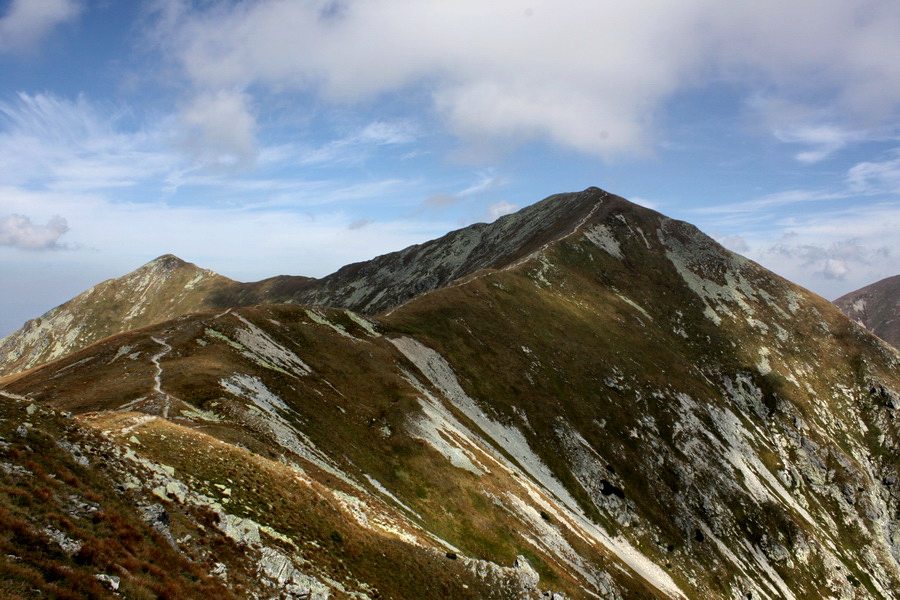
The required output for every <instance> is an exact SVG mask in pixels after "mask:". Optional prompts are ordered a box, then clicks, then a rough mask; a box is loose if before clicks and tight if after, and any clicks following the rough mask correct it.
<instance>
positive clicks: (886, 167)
mask: <svg viewBox="0 0 900 600" xmlns="http://www.w3.org/2000/svg"><path fill="white" fill-rule="evenodd" d="M847 183H848V184H849V186H850V189H852V190H853V191H855V192H857V193H860V194H885V193H886V194H900V158H898V159H894V160H886V161H880V162H862V163H859V164H857V165H855V166H854V167H853V168H851V169H850V171H849V173H848V174H847Z"/></svg>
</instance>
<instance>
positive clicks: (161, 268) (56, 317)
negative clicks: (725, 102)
mask: <svg viewBox="0 0 900 600" xmlns="http://www.w3.org/2000/svg"><path fill="white" fill-rule="evenodd" d="M603 201H610V202H612V203H615V204H618V203H623V202H624V203H627V201H626V200H624V199H622V198H619V197H617V196H613V195H612V194H609V193H608V192H605V191H603V190H600V189H598V188H588V189H586V190H584V191H582V192H575V193H567V194H557V195H555V196H551V197H549V198H546V199H544V200H542V201H540V202H537V203H535V204H533V205H531V206H528V207H526V208H525V209H522V210H521V211H519V212H518V213H515V214H513V215H506V216H503V217H500V218H499V219H498V220H497V221H495V222H494V223H491V224H486V223H476V224H474V225H471V226H468V227H465V228H462V229H459V230H456V231H452V232H450V233H448V234H446V235H444V236H442V237H440V238H437V239H435V240H432V241H429V242H425V243H423V244H417V245H413V246H410V247H408V248H405V249H403V250H400V251H397V252H392V253H388V254H385V255H381V256H378V257H375V258H373V259H371V260H368V261H362V262H358V263H353V264H350V265H347V266H345V267H342V268H341V269H339V270H338V271H336V272H335V273H332V274H331V275H328V276H326V277H323V278H321V279H314V278H309V277H304V276H292V275H279V276H276V277H271V278H268V279H263V280H261V281H258V282H249V283H243V282H236V281H234V280H231V279H228V278H226V277H224V276H221V275H219V274H217V273H214V272H213V271H210V270H207V269H200V268H199V267H197V266H196V265H194V264H193V263H188V262H186V261H184V260H182V259H180V258H178V257H176V256H174V255H171V254H166V255H163V256H160V257H158V258H156V259H154V260H152V261H150V262H148V263H147V264H145V265H143V266H142V267H139V268H138V269H137V270H135V271H133V272H132V273H130V274H128V275H125V276H123V277H120V278H116V279H111V280H107V281H105V282H102V283H100V284H98V285H97V286H94V287H93V288H91V289H89V290H87V291H86V292H84V293H83V294H81V295H79V296H78V297H76V298H73V299H72V300H70V301H68V302H66V303H64V304H62V305H60V306H58V307H56V308H54V309H51V310H50V311H48V312H47V313H45V314H44V315H42V316H41V317H38V318H36V319H32V320H31V321H29V322H28V323H26V324H25V325H24V326H23V327H22V328H21V329H19V330H17V331H15V332H13V333H11V334H10V335H8V336H6V337H5V338H3V339H0V375H2V374H9V373H13V372H16V371H21V370H25V369H28V368H31V367H33V366H36V365H38V364H40V363H41V362H45V361H47V360H50V359H52V358H56V357H59V356H63V355H64V354H66V353H68V352H71V351H73V350H75V349H78V348H81V347H84V346H86V345H88V344H90V343H92V342H94V341H97V340H99V339H102V338H104V337H106V336H107V335H111V334H113V333H119V332H122V331H127V330H128V329H130V328H134V327H142V326H145V325H150V324H153V323H158V322H161V321H163V320H166V319H169V318H174V317H176V316H179V315H182V314H187V313H190V312H196V311H202V310H208V309H218V308H229V307H237V306H249V305H254V304H266V303H279V302H296V303H301V304H319V305H328V306H338V307H342V308H348V309H351V310H354V311H357V312H363V313H367V314H376V313H378V312H381V311H383V310H387V309H389V308H392V307H395V306H397V305H399V304H401V303H403V302H405V301H407V300H409V299H410V298H412V297H414V296H416V295H418V294H421V293H425V292H428V291H431V290H433V289H436V288H439V287H441V286H444V285H448V284H450V283H451V282H452V281H453V280H455V279H458V278H460V277H464V276H467V275H470V274H472V273H474V272H475V271H477V270H479V269H482V268H493V267H500V266H504V265H505V264H507V263H510V262H513V261H515V260H520V259H522V258H524V257H526V256H527V255H528V254H529V253H530V252H533V251H535V250H537V249H539V248H540V247H541V246H542V245H544V244H547V243H549V242H550V241H552V240H553V239H555V238H556V237H559V236H562V235H570V234H572V233H573V232H574V231H575V230H576V229H577V227H578V226H579V224H580V223H582V222H583V221H585V220H586V219H587V218H588V216H589V215H590V214H592V211H596V210H597V208H599V205H600V203H602V202H603ZM510 240H512V243H510ZM157 272H158V273H157ZM175 272H179V273H182V276H180V277H177V278H176V279H174V280H172V281H171V282H170V287H168V288H163V287H160V285H159V284H158V280H159V279H162V280H163V281H167V280H168V274H171V273H175ZM188 274H190V276H191V277H193V278H197V277H199V278H200V280H198V281H193V280H191V281H187V280H186V278H187V277H188ZM163 275H165V276H163ZM183 280H184V281H183ZM154 286H155V287H154ZM179 286H180V287H179ZM198 286H199V287H198ZM151 288H153V289H151ZM156 288H159V289H156ZM194 288H197V289H196V290H194V292H193V293H185V291H191V290H193V289H194ZM107 296H113V298H111V299H110V298H107ZM154 296H156V297H159V298H160V300H162V301H164V302H165V304H163V305H162V306H155V307H154V306H147V307H143V304H142V303H141V300H142V299H147V298H152V297H154ZM123 298H124V300H125V301H123ZM129 298H130V299H131V300H129ZM151 304H152V303H151ZM142 308H143V310H142ZM103 313H109V316H108V317H106V318H104V319H103V321H102V322H100V323H99V325H98V324H95V323H94V321H96V320H97V316H96V315H102V314H103ZM78 315H81V316H84V315H95V316H93V317H91V321H92V322H87V321H86V320H85V319H84V318H82V317H79V316H78Z"/></svg>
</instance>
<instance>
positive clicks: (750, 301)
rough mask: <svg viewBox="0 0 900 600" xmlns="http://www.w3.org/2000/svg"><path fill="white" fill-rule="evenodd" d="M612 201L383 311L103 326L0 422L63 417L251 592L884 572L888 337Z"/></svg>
mask: <svg viewBox="0 0 900 600" xmlns="http://www.w3.org/2000/svg"><path fill="white" fill-rule="evenodd" d="M602 205H605V206H607V207H609V210H608V211H605V212H604V211H603V210H601V209H600V208H596V205H594V206H592V207H590V208H588V210H587V211H586V212H585V213H583V214H581V215H580V218H578V219H574V218H573V219H572V225H573V229H572V232H570V233H571V234H570V235H564V236H554V235H551V234H550V233H549V232H548V234H547V239H550V238H552V239H551V241H549V242H548V243H545V244H542V245H538V244H536V245H535V246H534V247H533V249H532V250H531V251H530V252H524V251H523V252H522V254H521V256H520V257H519V258H516V259H511V260H507V261H504V262H502V263H496V264H495V267H493V268H492V267H487V268H481V269H480V270H477V271H473V272H472V273H470V274H469V275H468V276H465V275H464V276H462V277H461V278H457V279H455V280H454V281H455V283H454V284H453V285H444V286H442V287H439V288H437V289H434V290H432V291H430V292H429V293H421V294H418V295H414V296H412V297H411V298H410V299H408V300H407V301H405V302H403V303H402V304H399V305H398V306H397V307H396V308H394V309H393V310H387V311H383V312H381V313H379V314H378V315H374V316H373V315H362V314H359V313H356V312H352V311H349V310H347V309H340V308H334V307H323V306H305V305H297V304H270V305H259V306H252V307H238V308H219V309H216V310H210V311H206V312H202V313H193V314H191V315H185V316H180V317H177V318H176V319H174V320H170V321H165V322H163V323H157V324H153V325H150V326H148V327H147V328H144V329H141V330H137V331H129V332H123V333H121V334H118V335H116V336H113V337H108V338H104V339H103V340H100V341H98V342H97V343H95V344H94V345H92V346H90V347H89V348H84V349H82V350H79V351H77V352H75V353H74V354H71V355H67V356H64V357H61V358H60V359H58V360H56V361H54V362H51V363H48V364H45V365H44V366H42V367H40V368H38V369H34V370H32V371H29V372H27V373H19V374H16V375H11V376H7V377H3V378H0V396H3V397H4V398H9V399H10V403H9V408H8V414H7V415H6V416H4V418H6V419H7V420H6V421H3V422H0V436H2V437H3V438H4V439H5V440H11V441H15V443H16V446H15V449H16V451H17V452H20V453H21V454H22V456H23V457H26V458H28V459H29V460H32V461H33V462H36V461H39V460H40V458H39V455H38V454H36V453H28V452H27V451H26V450H25V449H24V445H25V444H26V443H28V444H32V443H36V442H35V441H33V440H37V441H40V440H43V439H45V438H44V437H41V436H45V435H50V433H47V432H51V433H53V435H55V436H57V438H56V439H59V440H61V441H62V442H64V443H66V444H73V445H74V447H75V450H73V452H75V455H77V456H83V457H85V459H86V460H88V462H89V468H90V469H92V470H97V471H102V472H103V473H104V474H105V476H106V477H108V478H109V481H110V482H111V484H110V487H109V489H116V488H115V486H117V485H118V486H120V487H121V488H122V489H124V490H125V492H123V493H124V494H126V495H127V497H128V498H129V499H131V501H132V502H133V503H134V504H135V505H137V506H159V507H161V509H154V510H157V511H158V510H163V511H164V512H165V513H166V514H167V515H168V520H169V525H167V528H163V529H162V530H164V531H167V532H169V534H170V535H171V536H172V537H173V539H175V541H176V543H175V547H176V548H177V551H178V552H179V553H181V554H182V555H183V556H188V557H190V558H191V559H192V560H194V561H195V564H197V565H199V566H201V567H202V569H204V570H205V572H206V573H208V574H212V573H213V572H214V571H216V570H218V571H219V572H220V573H221V572H223V571H222V569H224V572H225V573H227V574H228V577H230V578H231V579H228V581H230V582H240V584H241V585H244V586H247V587H246V588H245V590H248V591H250V590H252V591H253V593H254V594H257V595H259V596H263V597H270V596H272V595H277V594H281V595H282V597H295V598H304V597H310V596H311V597H319V598H324V597H335V598H345V597H356V598H363V597H366V598H375V597H378V596H379V595H380V596H381V597H394V598H402V597H421V598H446V597H461V598H510V599H511V598H517V599H525V598H528V599H529V600H531V599H537V598H540V597H545V598H546V597H551V596H552V595H553V594H565V596H566V597H569V598H595V597H604V598H616V599H630V598H635V599H637V598H641V599H647V598H660V599H662V598H672V599H674V598H679V599H682V598H690V599H698V600H699V599H700V598H723V599H724V598H728V599H736V598H743V599H746V598H770V599H774V598H788V599H796V600H807V599H808V600H812V599H814V598H815V599H818V598H822V597H833V598H839V599H842V600H851V599H855V598H882V599H887V598H890V597H891V590H892V589H896V588H897V587H898V586H900V526H898V525H900V524H898V522H897V519H896V518H895V515H896V514H897V511H898V509H900V490H898V486H897V483H896V482H898V481H900V466H898V464H897V461H896V455H897V454H896V453H897V451H898V450H900V430H898V420H897V419H896V410H897V408H898V407H900V394H898V390H900V354H898V353H897V351H896V350H894V349H893V348H891V347H890V346H888V345H887V344H884V343H883V342H881V340H879V339H877V338H875V337H874V336H872V335H871V334H869V333H868V332H867V331H865V330H864V329H863V328H862V327H859V326H858V325H856V324H855V323H853V322H851V321H850V320H848V319H847V318H846V317H844V316H843V315H842V314H841V313H840V312H839V311H838V309H837V308H836V307H835V306H833V305H832V304H830V303H828V302H827V301H825V300H824V299H822V298H820V297H818V296H816V295H814V294H812V293H810V292H808V291H807V290H804V289H802V288H800V287H798V286H796V285H794V284H792V283H790V282H788V281H786V280H784V279H782V278H780V277H778V276H776V275H774V274H772V273H770V272H768V271H766V270H765V269H763V268H762V267H760V266H759V265H757V264H756V263H753V262H752V261H749V260H747V259H745V258H743V257H740V256H738V255H736V254H734V253H731V252H729V251H727V250H725V249H724V248H722V247H721V246H720V245H719V244H717V243H716V242H715V241H713V240H712V239H711V238H709V237H708V236H706V235H704V234H703V233H702V232H700V231H699V230H697V229H696V228H695V227H693V226H691V225H690V224H687V223H683V222H680V221H674V220H671V219H668V218H666V217H663V216H662V215H659V214H658V213H655V212H653V211H649V210H646V209H642V208H640V207H636V206H634V205H630V204H619V203H617V202H615V201H614V202H609V203H602ZM592 209H593V210H594V211H595V212H592ZM585 215H588V216H589V218H585ZM574 225H578V226H577V227H574ZM468 247H477V245H475V246H471V245H470V246H468ZM347 280H352V278H347ZM360 298H362V300H363V301H369V300H367V297H366V295H365V294H362V295H361V296H360ZM4 406H5V405H4ZM30 406H34V408H33V409H31V410H32V413H28V410H29V407H30ZM45 411H49V413H46V414H52V415H62V414H64V413H71V414H72V419H71V424H70V425H71V427H72V428H74V429H73V431H75V430H78V431H80V430H81V429H84V430H85V431H88V432H94V433H97V434H98V435H101V434H102V437H103V439H105V440H107V441H106V445H104V446H103V448H104V450H103V454H102V458H100V457H97V455H95V454H94V453H92V452H89V451H88V449H87V447H86V446H85V442H82V441H79V440H78V439H77V437H76V436H75V434H74V433H66V432H67V431H68V430H66V429H65V428H64V427H62V425H58V424H54V423H56V421H53V422H50V421H52V418H51V417H50V416H42V415H45ZM53 418H55V417H53ZM26 419H28V421H27V422H29V423H31V425H32V426H31V427H30V428H28V427H25V425H24V424H23V421H25V420H26ZM42 419H47V424H45V422H44V421H43V420H42ZM59 423H65V421H64V420H60V421H59ZM17 427H21V428H22V431H23V432H24V436H23V435H20V434H19V433H16V428H17ZM92 443H93V442H92ZM88 445H90V444H88ZM186 449H191V450H190V451H186ZM4 451H5V450H4V449H3V448H0V454H2V453H3V452H4ZM225 456H227V457H228V458H227V459H226V458H225ZM214 457H217V458H214ZM0 459H2V461H5V462H8V463H9V464H10V465H12V466H10V467H8V470H11V471H15V469H13V467H21V468H28V466H27V464H26V463H27V461H26V460H25V459H24V458H23V459H16V458H15V457H14V456H12V454H6V455H2V456H0ZM16 460H19V462H15V461H16ZM251 464H252V465H254V466H253V467H252V468H250V465H251ZM73 468H74V467H73ZM0 470H2V469H0ZM70 470H71V469H70ZM10 477H14V476H10ZM27 481H28V480H25V479H21V478H20V479H15V480H14V481H13V482H12V483H11V484H10V485H13V484H14V485H15V486H19V487H22V486H26V485H28V483H27ZM54 486H56V484H54ZM54 489H61V488H58V486H56V487H54ZM225 490H228V493H227V494H226V493H225ZM23 493H24V492H23ZM56 496H59V497H64V494H63V493H62V492H61V491H60V492H56ZM0 506H2V504H0ZM58 511H60V514H63V516H66V518H67V519H68V520H69V521H71V522H72V523H73V524H74V525H73V527H72V529H69V530H67V531H68V532H69V533H67V534H66V535H67V536H69V537H70V538H71V539H72V540H77V539H81V538H80V537H79V536H83V535H84V536H86V535H87V529H88V528H89V525H88V524H87V523H84V524H82V521H81V520H79V519H77V518H76V517H74V516H71V515H69V513H68V512H66V510H65V508H64V507H60V508H58ZM153 514H159V513H158V512H156V513H153ZM212 515H217V516H216V517H215V518H213V516H212ZM32 518H33V519H34V518H35V517H33V516H32ZM132 518H140V517H139V516H133V517H132ZM36 522H37V523H43V521H36ZM54 522H55V521H50V522H49V523H50V525H48V527H50V526H52V527H54V528H55V529H56V530H59V527H58V526H56V525H52V523H54ZM154 522H156V521H154ZM198 523H199V524H202V525H203V529H201V528H200V527H198V526H197V524H198ZM36 526H37V525H36ZM201 533H202V535H201ZM2 541H3V540H2V539H0V542H2ZM47 543H48V544H50V545H51V546H52V545H53V544H54V543H55V542H47ZM57 545H58V544H57ZM4 548H12V550H8V551H12V552H21V550H16V548H15V546H11V547H10V546H5V547H4ZM212 548H216V552H215V553H213V552H212V551H211V549H212ZM2 554H3V553H0V563H2V561H3V559H2ZM213 556H217V557H221V559H220V562H221V564H222V568H220V567H218V566H216V564H215V560H219V559H214V558H212V557H213ZM238 557H244V558H238ZM58 560H59V561H60V564H63V565H64V566H66V567H67V568H72V569H76V570H79V572H81V571H86V572H98V571H97V569H100V570H101V571H99V572H104V573H105V572H109V569H113V568H114V564H110V563H109V562H104V561H105V560H107V559H105V558H103V557H100V558H98V559H97V561H96V562H86V563H83V564H78V563H75V564H73V563H72V562H71V561H68V562H67V560H68V559H65V558H64V557H60V558H59V559H58ZM273 561H274V562H273ZM35 565H36V566H35V567H34V568H36V569H39V568H41V567H40V565H39V564H38V563H35ZM275 565H279V566H280V568H281V570H280V571H278V572H280V573H287V574H288V575H286V576H285V577H284V578H282V579H284V581H282V583H285V582H287V581H291V582H293V583H291V585H296V586H298V587H297V588H296V590H295V591H296V594H295V595H293V596H291V595H290V594H288V592H287V591H285V590H284V586H283V585H282V586H281V587H280V588H279V587H278V586H279V585H280V584H279V577H280V576H277V575H276V576H275V577H274V578H273V577H272V576H271V574H272V573H273V572H276V571H277V570H276V569H275ZM409 565H415V568H414V569H411V568H410V567H409ZM509 565H513V566H512V567H510V566H509ZM103 569H106V570H103ZM411 572H413V573H420V574H421V577H418V578H417V577H416V576H415V575H412V574H410V573H411ZM0 573H2V571H0ZM122 577H123V583H124V582H127V583H128V584H129V585H132V586H134V585H138V584H139V583H140V582H139V581H137V580H135V578H134V577H133V576H131V575H122ZM215 581H225V579H223V578H222V577H221V575H214V576H212V577H210V585H212V583H213V582H215ZM234 584H235V585H236V583H234ZM313 589H315V590H317V591H316V592H315V593H317V594H319V596H314V592H313ZM247 595H248V596H249V595H250V594H249V593H248V594H247ZM185 597H199V595H185Z"/></svg>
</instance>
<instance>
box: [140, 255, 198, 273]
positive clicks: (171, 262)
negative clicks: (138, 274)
mask: <svg viewBox="0 0 900 600" xmlns="http://www.w3.org/2000/svg"><path fill="white" fill-rule="evenodd" d="M188 266H191V267H195V268H199V267H197V265H195V264H193V263H189V262H187V261H186V260H183V259H181V258H179V257H177V256H175V255H174V254H163V255H162V256H157V257H156V258H154V259H153V260H151V261H150V262H148V263H146V264H144V265H143V266H141V267H139V268H138V269H137V270H138V271H145V270H152V271H174V270H175V269H180V268H183V267H188Z"/></svg>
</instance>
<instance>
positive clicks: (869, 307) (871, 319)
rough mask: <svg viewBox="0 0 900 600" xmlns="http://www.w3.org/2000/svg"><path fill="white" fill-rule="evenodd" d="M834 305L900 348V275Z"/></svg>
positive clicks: (854, 293) (861, 289)
mask: <svg viewBox="0 0 900 600" xmlns="http://www.w3.org/2000/svg"><path fill="white" fill-rule="evenodd" d="M834 303H835V304H837V306H838V308H840V309H841V310H842V311H844V314H845V315H847V316H848V317H850V318H851V319H853V320H854V321H856V322H858V323H859V324H861V325H862V326H863V327H865V328H866V329H868V330H869V331H871V332H872V333H874V334H875V335H877V336H878V337H880V338H881V339H883V340H884V341H886V342H888V343H890V344H893V345H894V347H895V348H900V275H894V276H893V277H888V278H886V279H882V280H881V281H877V282H875V283H873V284H871V285H867V286H866V287H864V288H860V289H858V290H856V291H855V292H850V293H849V294H845V295H843V296H841V297H840V298H838V299H837V300H835V301H834Z"/></svg>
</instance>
